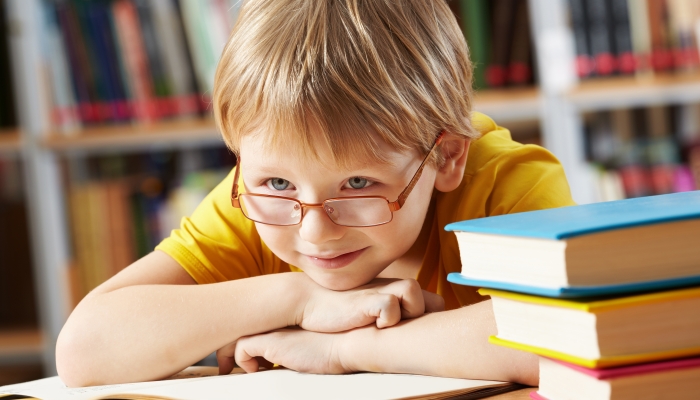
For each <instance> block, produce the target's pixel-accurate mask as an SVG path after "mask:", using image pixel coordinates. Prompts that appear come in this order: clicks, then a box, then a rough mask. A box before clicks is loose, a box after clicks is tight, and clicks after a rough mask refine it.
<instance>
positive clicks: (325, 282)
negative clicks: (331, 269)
mask: <svg viewBox="0 0 700 400" xmlns="http://www.w3.org/2000/svg"><path fill="white" fill-rule="evenodd" d="M307 275H309V277H310V278H311V279H312V280H313V281H314V282H316V283H318V284H319V285H321V286H323V287H324V288H326V289H330V290H336V291H344V290H350V289H355V288H358V287H360V286H363V285H366V284H368V283H369V282H371V281H372V279H373V277H370V278H369V279H361V278H360V279H358V278H357V277H352V278H348V277H345V276H325V274H320V275H319V274H308V273H307ZM329 275H331V274H329ZM353 278H354V279H353Z"/></svg>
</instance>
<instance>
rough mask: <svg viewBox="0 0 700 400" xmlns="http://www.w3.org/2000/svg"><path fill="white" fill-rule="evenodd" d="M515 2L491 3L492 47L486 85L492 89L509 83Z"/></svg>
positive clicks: (497, 0)
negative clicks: (509, 61)
mask: <svg viewBox="0 0 700 400" xmlns="http://www.w3.org/2000/svg"><path fill="white" fill-rule="evenodd" d="M514 12H515V0H494V1H492V2H491V16H492V24H491V28H492V29H491V47H490V49H489V50H490V56H489V64H488V66H487V67H486V83H487V84H488V86H490V87H500V86H505V84H506V83H507V82H508V59H509V55H510V49H511V45H510V43H511V40H512V39H513V34H512V32H513V22H514V20H513V17H514Z"/></svg>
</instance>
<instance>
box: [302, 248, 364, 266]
mask: <svg viewBox="0 0 700 400" xmlns="http://www.w3.org/2000/svg"><path fill="white" fill-rule="evenodd" d="M365 250H367V248H366V247H365V248H364V249H360V250H357V251H353V252H350V253H345V254H341V255H339V256H337V257H333V258H320V257H312V256H306V258H307V259H308V260H309V261H310V262H311V264H313V265H315V266H317V267H319V268H323V269H339V268H343V267H345V266H346V265H348V264H350V263H351V262H353V261H355V260H356V259H357V257H359V256H360V255H362V253H363V252H364V251H365Z"/></svg>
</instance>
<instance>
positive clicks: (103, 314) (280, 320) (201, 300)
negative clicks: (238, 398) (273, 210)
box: [56, 274, 306, 386]
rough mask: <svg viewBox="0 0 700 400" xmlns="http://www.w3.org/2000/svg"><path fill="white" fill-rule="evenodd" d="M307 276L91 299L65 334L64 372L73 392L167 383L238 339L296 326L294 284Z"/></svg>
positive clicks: (60, 352)
mask: <svg viewBox="0 0 700 400" xmlns="http://www.w3.org/2000/svg"><path fill="white" fill-rule="evenodd" d="M304 278H306V277H305V276H303V274H277V275H269V276H261V277H255V278H249V279H241V280H237V281H230V282H223V283H217V284H211V285H138V286H129V287H124V288H120V289H117V290H114V291H111V292H108V293H103V294H97V295H94V296H89V297H87V298H85V299H84V300H83V301H82V302H81V303H80V304H79V305H78V307H76V309H75V310H74V312H73V313H72V314H71V316H70V318H69V319H68V321H67V322H66V325H65V326H64V328H63V330H62V331H61V334H60V336H59V339H58V343H57V350H56V352H57V360H58V361H57V364H58V368H59V373H60V374H61V377H62V378H63V379H64V381H68V382H67V383H68V384H69V385H72V386H85V385H94V384H107V383H114V382H130V381H137V380H151V379H159V378H163V377H165V376H168V375H170V374H173V373H175V372H178V371H179V370H181V369H183V368H185V367H187V366H189V365H192V364H193V363H194V362H196V361H198V360H200V359H202V358H203V357H204V356H206V355H208V354H210V353H211V352H213V351H215V350H217V349H219V348H221V347H222V346H224V345H226V344H227V343H230V342H232V341H234V340H236V339H238V338H239V337H242V336H246V335H253V334H256V333H261V332H267V331H270V330H274V329H278V328H282V327H285V326H289V325H294V324H296V317H297V310H296V309H295V307H298V304H299V303H300V296H301V293H300V290H295V287H296V288H297V289H298V288H299V283H300V282H296V281H297V280H300V279H304Z"/></svg>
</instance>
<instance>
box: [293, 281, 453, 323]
mask: <svg viewBox="0 0 700 400" xmlns="http://www.w3.org/2000/svg"><path fill="white" fill-rule="evenodd" d="M311 284H312V286H315V287H313V288H312V289H311V290H310V292H309V296H308V300H307V301H306V303H305V305H304V308H303V310H302V313H301V316H300V317H299V318H298V320H297V325H299V326H300V327H302V328H304V329H306V330H309V331H314V332H327V333H331V332H341V331H346V330H350V329H353V328H359V327H362V326H366V325H369V324H376V326H377V328H385V327H388V326H392V325H396V324H397V323H398V322H399V321H401V320H402V319H407V318H416V317H420V316H421V315H423V314H424V313H425V312H436V311H443V310H444V309H445V302H444V300H443V299H442V297H440V296H438V295H436V294H434V293H430V292H426V291H424V290H421V288H420V285H419V284H418V282H416V281H415V280H413V279H403V280H394V279H381V278H377V279H375V280H373V281H372V282H370V283H369V284H367V285H364V286H360V287H359V288H357V289H352V290H347V291H343V292H336V291H333V290H329V289H325V288H323V287H321V286H319V285H318V284H316V283H315V282H313V281H311Z"/></svg>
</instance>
